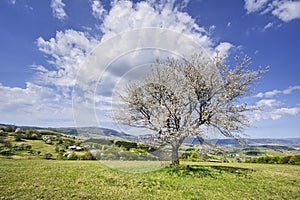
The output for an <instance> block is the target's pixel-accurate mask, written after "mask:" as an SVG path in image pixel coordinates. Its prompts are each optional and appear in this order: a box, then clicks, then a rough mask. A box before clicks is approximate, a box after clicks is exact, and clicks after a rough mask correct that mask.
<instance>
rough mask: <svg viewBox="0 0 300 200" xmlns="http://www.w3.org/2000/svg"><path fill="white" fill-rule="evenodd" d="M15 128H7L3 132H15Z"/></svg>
mask: <svg viewBox="0 0 300 200" xmlns="http://www.w3.org/2000/svg"><path fill="white" fill-rule="evenodd" d="M15 130H16V128H15V127H14V126H7V127H6V128H5V129H4V131H5V132H15Z"/></svg>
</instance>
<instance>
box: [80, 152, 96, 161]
mask: <svg viewBox="0 0 300 200" xmlns="http://www.w3.org/2000/svg"><path fill="white" fill-rule="evenodd" d="M81 160H95V159H94V157H93V154H92V153H91V152H90V151H88V152H86V153H85V154H84V155H83V156H81Z"/></svg>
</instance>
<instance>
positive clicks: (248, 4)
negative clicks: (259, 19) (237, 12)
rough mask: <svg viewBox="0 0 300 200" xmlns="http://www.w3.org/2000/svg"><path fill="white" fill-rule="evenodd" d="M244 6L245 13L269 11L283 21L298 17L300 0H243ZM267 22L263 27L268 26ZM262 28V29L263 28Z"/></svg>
mask: <svg viewBox="0 0 300 200" xmlns="http://www.w3.org/2000/svg"><path fill="white" fill-rule="evenodd" d="M244 8H245V9H246V10H247V13H248V14H250V13H255V12H260V11H261V12H260V14H263V15H264V14H267V13H271V14H272V15H274V16H276V17H278V18H279V19H280V20H282V21H284V22H289V21H291V20H294V19H300V1H299V0H297V1H291V0H272V1H270V0H245V4H244ZM269 24H270V23H269ZM270 27H271V24H270V25H269V27H268V24H267V25H266V26H265V29H267V28H270ZM265 29H264V30H265Z"/></svg>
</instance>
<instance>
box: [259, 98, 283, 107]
mask: <svg viewBox="0 0 300 200" xmlns="http://www.w3.org/2000/svg"><path fill="white" fill-rule="evenodd" d="M280 104H281V103H280V102H279V101H277V100H275V99H262V100H260V101H258V102H257V103H256V105H257V106H259V107H274V106H277V105H280Z"/></svg>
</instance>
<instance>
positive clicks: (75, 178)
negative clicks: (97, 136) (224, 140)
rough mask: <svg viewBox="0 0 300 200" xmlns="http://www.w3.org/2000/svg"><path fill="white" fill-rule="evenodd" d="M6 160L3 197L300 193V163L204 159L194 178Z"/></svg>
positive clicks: (90, 164) (0, 179)
mask: <svg viewBox="0 0 300 200" xmlns="http://www.w3.org/2000/svg"><path fill="white" fill-rule="evenodd" d="M0 163H1V165H0V172H1V176H0V199H299V198H300V167H299V166H289V165H259V164H211V163H210V164H208V163H207V164H205V163H201V164H202V165H205V168H203V169H202V170H201V171H200V172H199V174H198V175H200V176H197V177H194V176H187V175H182V176H181V175H180V174H178V173H170V171H168V170H166V169H161V170H159V171H155V172H149V173H141V174H133V173H126V172H121V171H116V170H112V169H109V168H107V167H106V166H104V165H102V164H100V163H99V162H97V161H55V160H10V159H3V158H1V159H0ZM187 164H188V163H187ZM193 164H194V163H193ZM224 166H225V167H224ZM230 167H234V168H230ZM238 168H249V169H253V170H255V171H254V172H252V171H245V172H243V173H241V170H239V169H238ZM228 169H233V170H228Z"/></svg>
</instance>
